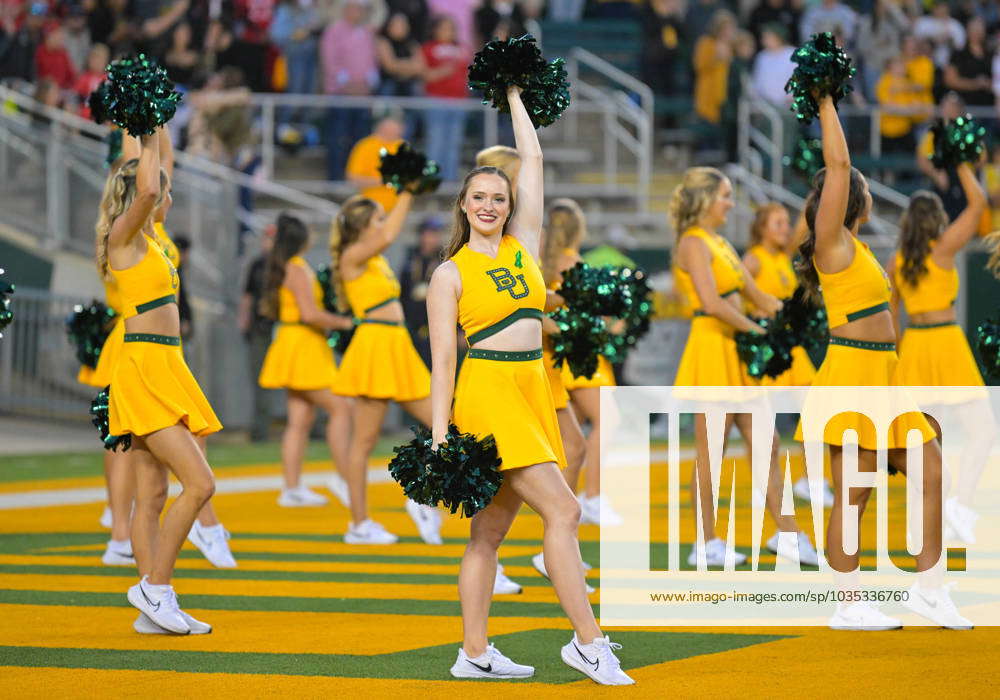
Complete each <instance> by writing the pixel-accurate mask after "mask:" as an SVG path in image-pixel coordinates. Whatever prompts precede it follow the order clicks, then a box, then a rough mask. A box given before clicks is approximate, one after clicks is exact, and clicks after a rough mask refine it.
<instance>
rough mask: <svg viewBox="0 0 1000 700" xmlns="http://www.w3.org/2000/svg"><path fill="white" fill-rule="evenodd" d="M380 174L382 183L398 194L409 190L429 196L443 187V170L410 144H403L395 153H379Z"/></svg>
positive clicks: (383, 151) (385, 151)
mask: <svg viewBox="0 0 1000 700" xmlns="http://www.w3.org/2000/svg"><path fill="white" fill-rule="evenodd" d="M379 156H380V158H381V162H380V163H379V173H380V174H381V175H382V182H384V183H385V184H386V185H388V186H389V187H392V188H393V189H395V190H396V192H402V191H403V190H409V191H410V192H412V193H413V194H429V193H431V192H434V191H435V190H437V188H438V187H439V186H440V185H441V175H440V172H441V168H440V167H439V166H438V164H437V163H436V162H434V161H433V160H429V159H428V158H427V156H426V155H425V154H423V153H421V152H420V151H417V150H414V148H413V147H412V146H410V144H408V143H405V142H404V143H402V144H400V146H399V149H398V150H397V151H396V152H395V153H389V152H388V151H387V150H386V149H384V148H383V149H382V151H381V152H380V153H379Z"/></svg>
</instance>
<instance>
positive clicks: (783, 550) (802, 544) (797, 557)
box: [767, 532, 819, 566]
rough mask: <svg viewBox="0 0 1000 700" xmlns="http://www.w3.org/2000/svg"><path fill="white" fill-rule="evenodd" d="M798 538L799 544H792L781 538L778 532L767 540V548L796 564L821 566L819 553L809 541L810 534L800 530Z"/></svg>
mask: <svg viewBox="0 0 1000 700" xmlns="http://www.w3.org/2000/svg"><path fill="white" fill-rule="evenodd" d="M798 539H799V546H798V547H796V546H795V545H794V544H790V543H789V542H788V540H787V539H786V540H782V539H781V538H779V537H778V533H777V532H776V533H774V534H773V535H771V539H769V540H768V541H767V548H768V550H770V551H771V552H774V553H775V554H777V555H778V556H779V557H783V558H785V559H787V560H788V561H790V562H793V563H795V564H805V565H807V566H819V554H817V553H816V548H815V547H813V545H812V542H810V541H809V536H808V535H807V534H806V533H804V532H800V533H799V538H798Z"/></svg>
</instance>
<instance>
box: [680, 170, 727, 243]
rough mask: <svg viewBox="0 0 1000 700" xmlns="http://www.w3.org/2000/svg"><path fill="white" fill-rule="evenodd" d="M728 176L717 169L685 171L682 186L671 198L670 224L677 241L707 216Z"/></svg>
mask: <svg viewBox="0 0 1000 700" xmlns="http://www.w3.org/2000/svg"><path fill="white" fill-rule="evenodd" d="M725 179H726V176H725V175H724V174H723V173H722V171H721V170H719V169H717V168H707V167H697V168H688V169H687V170H685V171H684V177H683V179H682V180H681V184H679V185H677V187H675V188H674V192H673V194H672V195H671V197H670V205H669V211H670V222H671V224H673V227H674V236H675V240H680V237H681V236H682V235H683V234H684V232H685V231H687V230H688V229H689V228H691V227H692V226H694V225H695V224H696V223H698V221H699V220H700V219H701V218H702V217H703V216H704V215H705V212H707V211H708V208H709V207H711V206H712V203H713V202H714V201H715V198H716V197H717V196H718V194H719V189H720V188H721V187H722V183H723V182H724V181H725Z"/></svg>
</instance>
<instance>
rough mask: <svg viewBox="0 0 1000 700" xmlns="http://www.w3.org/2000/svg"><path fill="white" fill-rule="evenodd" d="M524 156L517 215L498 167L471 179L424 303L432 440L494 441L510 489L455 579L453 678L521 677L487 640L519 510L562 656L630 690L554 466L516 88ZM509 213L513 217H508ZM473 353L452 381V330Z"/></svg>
mask: <svg viewBox="0 0 1000 700" xmlns="http://www.w3.org/2000/svg"><path fill="white" fill-rule="evenodd" d="M507 99H508V102H509V104H510V107H511V114H512V118H513V123H514V133H515V137H516V142H517V151H518V154H519V156H520V158H521V172H520V177H519V182H518V193H517V207H516V211H517V214H516V215H515V214H514V211H515V207H514V203H513V199H512V192H511V188H510V181H509V180H508V178H507V177H506V175H504V173H503V171H502V170H499V169H497V168H492V167H480V168H476V169H475V170H473V171H472V172H470V173H469V174H468V175H467V176H466V177H465V180H464V182H463V184H462V190H461V193H460V195H459V197H458V200H457V201H456V203H455V232H454V237H453V239H452V242H451V244H450V245H449V247H448V252H447V257H448V260H447V261H446V262H444V263H443V264H442V265H441V266H440V267H438V269H437V270H435V272H434V276H433V278H432V280H431V284H430V290H429V293H428V298H427V310H428V318H429V321H430V330H431V353H432V358H433V381H432V384H433V389H432V402H433V416H434V417H433V423H432V434H433V441H434V443H435V444H440V443H441V442H442V441H443V440H444V439H445V435H446V432H447V429H448V423H449V418H450V417H451V415H452V399H453V398H454V401H455V405H454V422H455V423H456V425H457V426H458V428H459V429H460V430H462V431H463V432H469V433H473V434H475V435H477V436H479V437H485V436H486V435H493V436H494V438H495V439H496V444H497V449H498V451H499V453H500V459H501V460H502V465H501V469H503V470H504V479H503V483H502V485H501V486H500V490H499V491H498V492H497V494H496V496H495V497H494V498H493V500H492V502H491V503H490V504H489V505H488V506H487V507H486V508H484V509H483V510H482V511H480V512H479V513H477V514H476V515H475V517H473V519H472V522H471V532H470V539H469V544H468V545H467V547H466V549H465V555H464V556H463V558H462V566H461V570H460V573H459V598H460V599H461V603H462V623H463V637H464V641H463V646H462V647H461V648H460V649H459V651H458V658H457V660H456V661H455V664H454V665H453V666H452V668H451V674H452V676H454V677H456V678H526V677H530V676H532V675H533V674H534V668H532V667H531V666H525V665H521V664H516V663H514V662H513V661H511V660H510V659H509V658H507V657H506V656H504V655H503V654H502V653H500V651H499V650H497V648H496V647H494V646H493V645H491V644H490V643H489V640H488V638H487V629H486V628H487V620H488V616H489V607H490V597H491V589H492V583H493V580H494V576H495V573H496V566H497V549H498V548H499V546H500V544H501V542H502V541H503V539H504V537H505V536H506V534H507V531H508V530H509V528H510V525H511V523H512V522H513V520H514V517H515V516H516V515H517V513H518V511H519V510H520V507H521V504H522V503H527V504H528V505H529V506H530V507H531V508H533V509H534V510H535V511H536V512H537V513H538V514H539V515H540V516H541V518H542V522H543V524H544V527H545V537H544V542H545V561H546V564H547V568H548V571H549V574H550V576H551V578H552V582H553V584H554V586H555V589H556V594H557V595H558V597H559V600H560V603H561V604H562V606H563V609H564V610H565V611H566V614H567V616H568V617H569V619H570V622H571V623H572V625H573V628H574V630H575V633H574V636H573V639H572V640H571V641H570V642H569V643H568V644H567V645H566V646H565V647H563V649H562V658H563V660H564V661H565V662H566V663H567V664H568V665H570V666H572V667H573V668H576V669H578V670H580V671H582V672H584V673H586V674H587V675H588V676H590V677H591V678H593V679H594V680H595V681H597V682H598V683H602V684H608V685H624V684H631V683H633V681H632V679H631V678H629V677H628V676H627V675H626V674H625V673H624V672H623V671H622V670H621V666H620V663H619V661H618V659H617V657H616V656H615V654H614V649H617V648H619V645H618V644H614V643H613V642H611V641H610V640H609V639H608V638H607V637H606V636H603V635H602V633H601V631H600V629H599V628H598V626H597V623H596V621H595V620H594V615H593V610H592V609H591V607H590V603H589V601H588V600H587V594H586V590H585V581H584V572H583V566H582V563H581V561H580V550H579V543H578V542H577V536H576V533H577V527H578V526H579V521H580V505H579V503H578V502H577V501H576V498H575V497H574V495H573V492H572V491H571V490H570V488H569V487H568V486H567V485H566V481H565V479H564V478H563V476H562V475H561V474H560V473H559V468H560V467H564V466H565V465H566V458H565V455H564V454H563V448H562V440H561V439H560V437H559V426H558V422H557V419H556V411H555V405H554V402H553V399H552V392H551V390H550V389H549V383H548V379H547V378H546V374H545V368H544V367H543V366H542V360H541V358H542V348H541V344H542V343H541V340H542V331H541V323H540V322H541V319H542V317H543V309H544V306H545V283H544V281H543V278H542V273H541V270H540V269H539V267H538V263H537V257H538V253H539V238H540V236H541V228H542V214H543V211H542V202H543V194H542V189H543V185H542V182H543V180H542V152H541V148H540V147H539V145H538V138H537V135H536V134H535V130H534V128H533V126H532V124H531V120H530V118H529V116H528V113H527V111H526V110H525V108H524V105H523V103H522V102H521V97H520V90H519V89H518V88H516V87H511V88H510V89H509V90H508V93H507ZM512 215H513V216H512ZM458 324H461V325H462V328H463V329H464V331H465V334H466V338H467V339H468V343H469V346H470V349H469V352H468V354H467V355H466V358H465V361H464V362H463V363H462V371H461V375H460V376H459V378H458V382H457V386H456V381H455V367H456V360H457V357H456V356H457V351H456V342H457V337H456V335H457V331H456V326H457V325H458Z"/></svg>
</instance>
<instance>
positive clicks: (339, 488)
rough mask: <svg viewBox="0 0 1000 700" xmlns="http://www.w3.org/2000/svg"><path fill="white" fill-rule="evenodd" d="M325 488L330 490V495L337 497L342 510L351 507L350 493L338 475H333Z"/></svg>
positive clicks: (345, 483)
mask: <svg viewBox="0 0 1000 700" xmlns="http://www.w3.org/2000/svg"><path fill="white" fill-rule="evenodd" d="M326 487H327V488H328V489H330V493H332V494H333V495H334V496H336V497H337V500H338V501H340V502H341V504H342V505H343V506H344V508H350V507H351V492H350V490H349V489H348V488H347V482H346V481H344V478H343V477H342V476H340V474H334V475H333V476H331V477H330V479H329V480H328V481H327V482H326Z"/></svg>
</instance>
